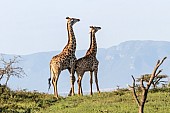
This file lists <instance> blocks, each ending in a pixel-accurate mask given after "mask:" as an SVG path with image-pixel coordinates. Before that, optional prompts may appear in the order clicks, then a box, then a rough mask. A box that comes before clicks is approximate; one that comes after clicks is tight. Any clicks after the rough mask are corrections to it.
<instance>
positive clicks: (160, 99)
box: [0, 88, 170, 113]
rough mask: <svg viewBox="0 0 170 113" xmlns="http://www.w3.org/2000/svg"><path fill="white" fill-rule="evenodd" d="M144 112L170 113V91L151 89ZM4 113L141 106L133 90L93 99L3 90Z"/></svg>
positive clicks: (95, 112) (133, 110)
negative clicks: (138, 104) (136, 100)
mask: <svg viewBox="0 0 170 113" xmlns="http://www.w3.org/2000/svg"><path fill="white" fill-rule="evenodd" d="M144 111H145V113H154V112H155V113H170V89H165V90H164V89H159V90H152V91H150V92H149V94H148V98H147V102H146V105H145V110H144ZM0 112H2V113H137V112H138V106H137V104H136V102H135V100H134V98H133V95H132V92H131V91H125V90H123V91H122V90H120V91H114V92H102V93H101V94H100V95H98V94H97V93H95V94H94V95H93V96H89V95H86V96H77V95H75V96H73V97H66V98H63V97H60V99H59V100H56V99H55V98H53V95H49V94H42V93H38V92H27V91H23V90H22V91H10V89H8V88H7V89H6V90H5V91H4V92H3V93H2V92H1V88H0Z"/></svg>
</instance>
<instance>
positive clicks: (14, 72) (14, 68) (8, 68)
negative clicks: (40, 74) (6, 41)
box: [0, 56, 26, 85]
mask: <svg viewBox="0 0 170 113" xmlns="http://www.w3.org/2000/svg"><path fill="white" fill-rule="evenodd" d="M19 58H21V57H20V56H14V57H13V58H12V59H9V61H6V60H5V59H4V57H3V56H2V57H1V59H0V62H1V63H2V65H3V66H4V68H0V80H1V79H2V78H3V77H4V76H5V77H6V82H5V85H7V83H8V81H9V79H10V77H11V76H13V77H17V78H21V77H23V76H25V75H26V74H25V72H24V70H23V68H22V67H20V66H18V63H19V62H20V60H19Z"/></svg>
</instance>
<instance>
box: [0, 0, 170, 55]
mask: <svg viewBox="0 0 170 113" xmlns="http://www.w3.org/2000/svg"><path fill="white" fill-rule="evenodd" d="M169 6H170V0H71V1H68V0H67V1H66V0H61V1H57V0H0V53H5V54H17V55H26V54H32V53H37V52H48V51H56V50H62V49H63V48H64V46H65V45H66V43H67V40H68V37H67V30H66V19H65V18H66V17H67V16H69V17H76V18H79V19H80V22H79V23H76V25H74V32H75V35H76V41H77V50H82V49H88V47H89V45H90V44H89V43H90V37H89V26H90V25H95V26H100V27H101V28H102V29H101V30H100V31H98V32H97V33H96V38H97V43H98V48H108V47H111V46H115V45H118V44H119V43H121V42H125V41H129V40H155V41H170V31H169V30H170V13H169V11H170V7H169Z"/></svg>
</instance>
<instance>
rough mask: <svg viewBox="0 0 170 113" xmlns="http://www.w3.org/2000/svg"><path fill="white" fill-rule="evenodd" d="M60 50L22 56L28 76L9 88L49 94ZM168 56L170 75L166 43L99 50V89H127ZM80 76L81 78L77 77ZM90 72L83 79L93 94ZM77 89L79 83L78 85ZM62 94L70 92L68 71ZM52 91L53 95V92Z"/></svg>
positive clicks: (125, 44) (169, 47) (129, 44)
mask: <svg viewBox="0 0 170 113" xmlns="http://www.w3.org/2000/svg"><path fill="white" fill-rule="evenodd" d="M59 52H60V51H52V52H43V53H35V54H30V55H24V56H22V62H21V66H23V68H24V70H25V72H26V74H27V75H28V76H26V77H24V78H22V79H17V78H12V79H10V81H9V86H10V87H11V88H13V89H28V90H38V91H40V92H47V89H48V81H47V80H48V78H49V77H50V73H49V62H50V60H51V58H52V57H53V56H54V55H56V54H58V53H59ZM85 52H86V50H77V51H76V56H77V58H80V57H82V56H84V54H85ZM165 56H167V57H168V58H167V59H166V61H165V62H164V64H163V65H162V68H163V73H162V74H167V75H169V74H170V42H165V41H127V42H123V43H121V44H119V45H117V46H112V47H110V48H106V49H102V48H99V49H98V53H97V57H98V60H99V62H100V64H99V73H98V74H99V75H98V78H99V86H100V89H103V90H110V89H115V88H116V86H117V85H119V86H120V87H126V84H131V81H132V80H131V75H134V76H135V77H139V76H140V75H142V74H145V73H151V72H152V70H153V68H154V66H155V64H156V62H157V60H158V59H162V58H163V57H165ZM75 76H76V77H77V75H75ZM89 79H90V77H89V73H86V75H85V76H84V79H83V83H82V84H83V90H85V91H89V89H90V86H89V84H90V81H89ZM93 84H94V86H93V87H94V89H96V87H95V81H94V82H93ZM75 86H76V90H77V82H76V84H75ZM58 88H59V93H60V94H61V93H63V92H66V93H68V91H69V89H70V77H69V73H68V71H67V70H65V71H63V72H62V73H61V74H60V77H59V82H58ZM52 91H53V89H51V91H50V92H52Z"/></svg>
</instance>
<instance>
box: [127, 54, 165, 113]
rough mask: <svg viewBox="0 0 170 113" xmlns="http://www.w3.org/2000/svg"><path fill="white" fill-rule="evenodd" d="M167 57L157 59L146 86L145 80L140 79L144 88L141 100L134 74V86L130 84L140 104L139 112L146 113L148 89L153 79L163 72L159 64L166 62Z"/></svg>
mask: <svg viewBox="0 0 170 113" xmlns="http://www.w3.org/2000/svg"><path fill="white" fill-rule="evenodd" d="M166 58H167V57H164V58H163V59H162V60H161V61H160V60H158V61H157V64H156V66H155V68H154V70H153V72H152V74H151V76H150V79H149V82H148V83H147V84H146V86H144V80H143V79H141V81H140V87H141V89H142V95H141V100H139V98H138V96H137V93H136V89H135V78H134V77H133V76H132V79H133V85H132V86H129V87H130V88H131V89H132V91H133V96H134V98H135V100H136V103H137V105H138V108H139V111H138V112H139V113H144V105H145V102H146V99H147V95H148V90H149V88H150V86H151V84H152V82H153V80H154V79H155V77H157V76H158V75H159V74H160V73H161V72H162V70H159V71H157V70H158V68H159V66H160V65H161V64H162V63H163V62H164V60H165V59H166Z"/></svg>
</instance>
